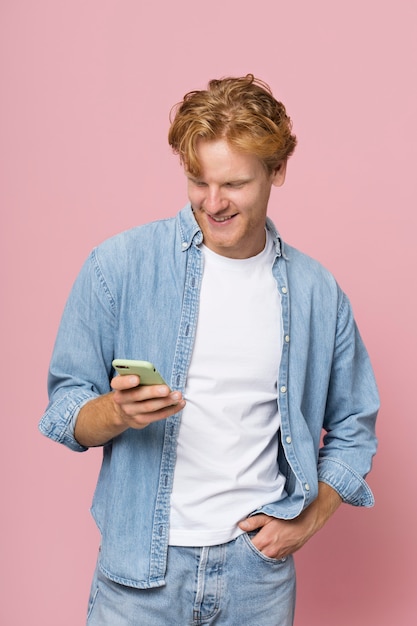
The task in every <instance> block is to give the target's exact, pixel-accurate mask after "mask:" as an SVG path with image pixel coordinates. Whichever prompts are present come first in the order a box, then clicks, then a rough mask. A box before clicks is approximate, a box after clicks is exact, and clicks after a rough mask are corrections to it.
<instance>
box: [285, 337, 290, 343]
mask: <svg viewBox="0 0 417 626" xmlns="http://www.w3.org/2000/svg"><path fill="white" fill-rule="evenodd" d="M284 339H285V342H286V343H289V341H290V336H289V335H285V337H284Z"/></svg>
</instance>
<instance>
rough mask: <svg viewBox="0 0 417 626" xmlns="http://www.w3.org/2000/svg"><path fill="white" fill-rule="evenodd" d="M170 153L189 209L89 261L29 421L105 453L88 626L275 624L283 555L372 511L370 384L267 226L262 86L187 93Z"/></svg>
mask: <svg viewBox="0 0 417 626" xmlns="http://www.w3.org/2000/svg"><path fill="white" fill-rule="evenodd" d="M169 142H170V144H171V146H172V147H173V150H174V151H175V152H176V153H177V154H179V156H180V159H181V163H182V164H183V166H184V171H185V175H186V177H187V181H188V196H189V201H190V202H189V204H188V205H187V206H186V207H185V208H184V209H183V210H182V211H181V212H180V213H179V214H178V215H177V216H176V217H175V218H171V219H167V220H162V221H158V222H154V223H151V224H147V225H144V226H142V227H139V228H135V229H132V230H130V231H128V232H126V233H122V234H121V235H118V236H116V237H114V238H112V239H110V240H108V241H106V242H104V243H103V244H101V245H100V246H98V248H96V249H95V250H93V252H92V253H91V255H90V257H89V259H88V260H87V262H86V264H85V265H84V267H83V269H82V271H81V273H80V275H79V277H78V279H77V281H76V283H75V285H74V287H73V290H72V292H71V295H70V297H69V300H68V303H67V306H66V309H65V312H64V315H63V319H62V323H61V326H60V329H59V333H58V338H57V342H56V346H55V349H54V354H53V357H52V361H51V368H50V376H49V390H50V404H49V407H48V409H47V411H46V413H45V415H44V417H43V419H42V421H41V426H40V428H41V430H42V432H43V433H44V434H46V435H47V436H49V437H51V438H52V439H54V440H56V441H59V442H61V443H64V444H66V445H67V446H69V447H70V448H71V449H73V450H78V451H83V450H86V449H87V448H89V447H91V446H103V464H102V469H101V472H100V477H99V480H98V485H97V490H96V493H95V495H94V502H93V507H92V513H93V515H94V518H95V520H96V522H97V525H98V527H99V529H100V532H101V535H102V543H101V549H100V555H99V558H98V564H97V568H96V572H95V576H94V580H93V584H92V590H91V597H90V603H89V616H88V624H90V626H98V625H100V626H103V625H109V626H119V625H120V626H122V625H127V624H141V625H143V624H145V625H148V624H149V625H152V626H159V625H160V626H162V625H163V626H165V625H167V624H169V625H170V626H171V625H178V626H185V625H186V624H216V625H218V626H220V625H223V624H224V625H227V626H234V625H245V624H247V625H249V624H251V625H253V624H256V625H257V626H275V625H277V626H288V625H290V624H292V623H293V614H294V599H295V574H294V565H293V556H292V555H293V553H294V552H295V551H296V550H298V549H299V548H301V546H303V545H304V543H305V542H306V541H308V539H310V537H312V535H314V533H316V532H317V531H318V530H319V529H320V528H321V527H322V526H323V525H324V524H325V522H326V521H327V520H328V518H329V517H330V516H331V515H332V514H333V512H334V511H335V510H336V509H337V508H338V506H339V505H340V504H341V502H342V501H344V502H347V503H350V504H354V505H359V506H371V505H372V504H373V496H372V493H371V491H370V489H369V487H368V486H367V485H366V483H365V481H364V477H365V476H366V474H367V472H368V471H369V470H370V468H371V460H372V457H373V455H374V453H375V450H376V439H375V432H374V423H375V417H376V413H377V409H378V394H377V390H376V386H375V381H374V377H373V373H372V369H371V366H370V363H369V359H368V356H367V353H366V350H365V348H364V346H363V343H362V341H361V338H360V336H359V333H358V331H357V328H356V325H355V322H354V319H353V316H352V311H351V308H350V305H349V302H348V300H347V298H346V296H345V294H344V293H343V292H342V291H341V290H340V288H339V287H338V285H337V283H336V282H335V280H334V279H333V277H332V276H331V275H330V274H329V273H328V272H327V271H326V270H325V269H324V268H322V266H321V265H319V264H318V263H317V262H316V261H313V260H312V259H310V258H308V257H306V256H305V255H303V254H301V253H300V252H298V251H297V250H295V249H294V248H291V247H290V246H288V245H286V244H284V242H283V241H282V239H281V238H280V236H279V235H278V233H277V231H276V229H275V227H274V225H273V224H272V222H271V221H270V220H269V218H267V208H268V202H269V196H270V192H271V189H272V187H280V186H281V185H282V184H283V183H284V180H285V174H286V167H287V161H288V158H289V157H290V155H291V154H292V152H293V150H294V148H295V144H296V139H295V136H294V135H293V134H292V132H291V122H290V119H289V117H288V116H287V114H286V111H285V108H284V106H283V105H282V104H281V103H279V102H277V101H276V100H275V98H274V97H273V96H272V94H271V92H270V90H269V87H268V86H267V85H265V84H264V83H262V82H261V81H259V80H257V79H255V78H254V77H253V76H252V75H248V76H246V77H243V78H228V79H222V80H213V81H211V82H210V83H209V85H208V89H207V90H203V91H195V92H191V93H189V94H187V95H186V96H185V98H184V100H183V102H182V103H180V105H179V106H178V107H177V109H176V112H175V116H174V119H173V121H172V125H171V128H170V132H169ZM114 358H129V359H141V360H149V361H151V362H152V363H154V364H155V365H156V367H157V368H158V369H159V371H160V372H161V374H162V376H163V377H164V379H165V380H166V381H167V382H168V385H169V387H168V386H167V385H150V386H145V385H142V386H140V385H139V382H140V380H139V378H138V377H137V376H129V375H128V376H114V374H115V372H114V370H113V369H112V360H113V359H114ZM323 429H324V431H325V433H326V434H325V436H324V439H323V443H322V444H321V443H320V442H321V434H322V430H323Z"/></svg>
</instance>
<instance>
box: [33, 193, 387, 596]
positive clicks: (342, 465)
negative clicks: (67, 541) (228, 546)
mask: <svg viewBox="0 0 417 626" xmlns="http://www.w3.org/2000/svg"><path fill="white" fill-rule="evenodd" d="M267 228H268V229H269V230H270V231H271V233H272V234H273V236H274V240H275V246H276V259H275V262H274V266H273V274H274V277H275V279H276V283H277V289H279V291H280V294H281V303H282V319H283V337H284V341H283V346H282V358H281V365H280V369H279V372H277V389H278V402H279V408H280V412H281V420H282V424H281V430H280V447H279V456H278V461H279V465H280V469H281V471H282V472H283V473H284V475H285V476H286V486H285V488H286V492H287V494H288V497H286V498H285V499H284V500H280V501H279V502H276V503H273V504H268V505H267V506H264V507H262V508H260V509H259V510H258V511H248V514H250V513H257V512H264V513H266V514H267V515H271V516H274V517H279V518H283V519H290V518H294V517H296V516H297V515H298V514H299V513H300V512H301V511H302V510H303V509H304V508H305V507H306V506H308V505H309V504H310V503H311V502H312V501H313V500H314V499H315V498H316V496H317V490H318V481H319V480H320V481H323V482H326V483H328V484H329V485H331V486H332V487H333V488H334V489H335V490H336V491H337V492H338V493H339V494H340V495H341V497H342V498H343V500H344V501H345V502H348V503H350V504H354V505H358V506H371V505H372V504H373V496H372V493H371V491H370V489H369V487H368V486H367V484H366V482H365V481H364V477H365V476H366V474H367V472H368V471H369V470H370V468H371V461H372V457H373V455H374V453H375V451H376V437H375V430H374V423H375V418H376V413H377V409H378V406H379V399H378V392H377V388H376V384H375V380H374V376H373V372H372V368H371V365H370V362H369V358H368V355H367V352H366V349H365V347H364V345H363V342H362V340H361V338H360V335H359V332H358V330H357V327H356V324H355V321H354V318H353V314H352V310H351V307H350V304H349V301H348V299H347V297H346V296H345V294H344V293H343V292H342V291H341V289H340V288H339V286H338V285H337V283H336V281H335V280H334V278H333V277H332V276H331V274H330V273H329V272H328V271H327V270H325V269H324V268H323V267H322V266H321V265H320V264H319V263H318V262H316V261H314V260H313V259H311V258H309V257H307V256H306V255H304V254H302V253H300V252H298V251H297V250H296V249H294V248H292V247H290V246H287V245H284V243H283V242H282V240H281V239H280V237H279V236H278V233H277V232H276V230H275V227H274V225H273V224H272V222H271V221H270V220H269V219H268V220H267ZM201 241H202V233H201V231H200V229H199V227H198V225H197V223H196V221H195V219H194V216H193V213H192V210H191V207H190V206H189V205H188V206H187V207H185V209H183V210H182V211H181V212H180V213H179V214H178V216H177V217H175V218H171V219H167V220H162V221H158V222H153V223H151V224H147V225H144V226H141V227H138V228H135V229H132V230H130V231H128V232H126V233H122V234H120V235H117V236H116V237H113V238H111V239H109V240H108V241H106V242H104V243H103V244H101V245H100V246H99V247H97V248H96V249H94V250H93V251H92V253H91V255H90V257H89V258H88V260H87V261H86V263H85V265H84V267H83V268H82V270H81V272H80V275H79V277H78V278H77V280H76V282H75V285H74V287H73V289H72V291H71V294H70V296H69V299H68V302H67V305H66V307H65V311H64V314H63V318H62V322H61V325H60V329H59V332H58V336H57V340H56V345H55V349H54V353H53V356H52V361H51V366H50V373H49V393H50V404H49V406H48V408H47V410H46V413H45V415H44V416H43V418H42V420H41V423H40V429H41V431H42V432H43V433H44V434H45V435H47V436H48V437H50V438H51V439H53V440H55V441H58V442H61V443H63V444H65V445H67V446H68V447H69V448H71V449H73V450H78V451H83V450H85V448H83V447H82V446H80V445H79V444H78V442H77V441H76V440H75V438H74V423H75V419H76V416H77V414H78V411H79V409H80V408H81V407H82V406H83V405H84V404H85V403H86V402H88V401H89V400H90V399H92V398H94V397H96V396H98V395H99V394H103V393H107V392H108V391H109V390H110V386H109V381H110V379H111V378H112V376H113V374H114V372H113V371H112V366H111V362H112V359H113V358H115V357H117V358H137V359H143V360H149V361H152V362H154V363H155V365H156V366H157V368H158V369H159V371H160V372H161V374H162V376H163V377H164V379H165V380H166V381H167V382H168V383H169V384H170V385H171V387H172V389H180V390H181V391H183V392H184V389H185V383H186V377H187V371H188V366H189V363H190V357H191V352H192V349H193V341H194V334H195V329H196V324H197V315H198V303H199V290H200V285H201V277H202V269H203V268H202V255H201V251H200V249H199V247H198V245H199V244H200V243H201ZM220 358H221V357H220ZM180 420H181V413H178V414H177V415H175V416H173V417H171V418H169V419H168V420H166V421H162V422H157V423H154V424H151V425H150V426H148V427H147V428H145V429H142V430H133V429H129V430H127V431H125V432H124V433H122V434H121V435H120V436H118V437H116V438H115V439H114V440H113V441H111V442H109V443H108V444H107V445H106V446H104V448H103V463H102V468H101V472H100V476H99V480H98V484H97V489H96V492H95V495H94V500H93V506H92V513H93V516H94V518H95V520H96V523H97V525H98V527H99V529H100V531H101V534H102V552H101V558H100V568H101V571H102V573H104V574H105V575H106V576H107V577H108V578H110V579H112V580H113V581H115V582H118V583H121V584H124V585H130V586H132V587H137V588H152V587H158V586H160V585H163V584H164V577H165V570H166V560H167V551H168V530H169V528H168V527H169V516H170V493H171V488H172V481H173V473H174V466H175V454H176V441H177V435H178V431H179V426H180ZM323 428H324V430H325V432H326V434H325V436H324V440H323V443H324V445H323V446H321V436H322V432H323ZM236 521H238V520H236Z"/></svg>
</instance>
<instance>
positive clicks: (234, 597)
mask: <svg viewBox="0 0 417 626" xmlns="http://www.w3.org/2000/svg"><path fill="white" fill-rule="evenodd" d="M294 604H295V571H294V563H293V558H292V557H288V558H287V559H283V560H275V559H270V558H268V557H266V556H265V555H263V554H261V553H260V552H258V550H257V549H256V548H255V546H254V545H253V544H252V542H251V540H250V538H249V537H248V536H247V535H246V534H244V535H240V536H239V537H238V538H237V539H235V540H233V541H231V542H229V543H226V544H223V545H220V546H210V547H205V548H187V547H176V546H170V547H169V548H168V564H167V573H166V586H163V587H158V588H156V589H133V588H132V587H123V586H122V585H120V584H118V583H115V582H113V581H111V580H109V579H108V578H106V577H105V576H103V574H102V573H101V572H100V568H99V567H97V569H96V572H95V576H94V579H93V584H92V587H91V594H90V601H89V607H88V620H87V625H88V626H147V625H149V626H167V624H169V626H188V625H189V626H202V625H203V624H204V625H206V624H207V625H208V624H215V625H216V626H254V625H256V626H291V625H292V623H293V617H294Z"/></svg>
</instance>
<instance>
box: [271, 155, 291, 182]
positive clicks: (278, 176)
mask: <svg viewBox="0 0 417 626" xmlns="http://www.w3.org/2000/svg"><path fill="white" fill-rule="evenodd" d="M286 173H287V161H281V163H279V164H278V165H277V167H276V168H275V169H274V170H273V172H272V184H273V185H275V187H281V185H283V184H284V182H285V174H286Z"/></svg>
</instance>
